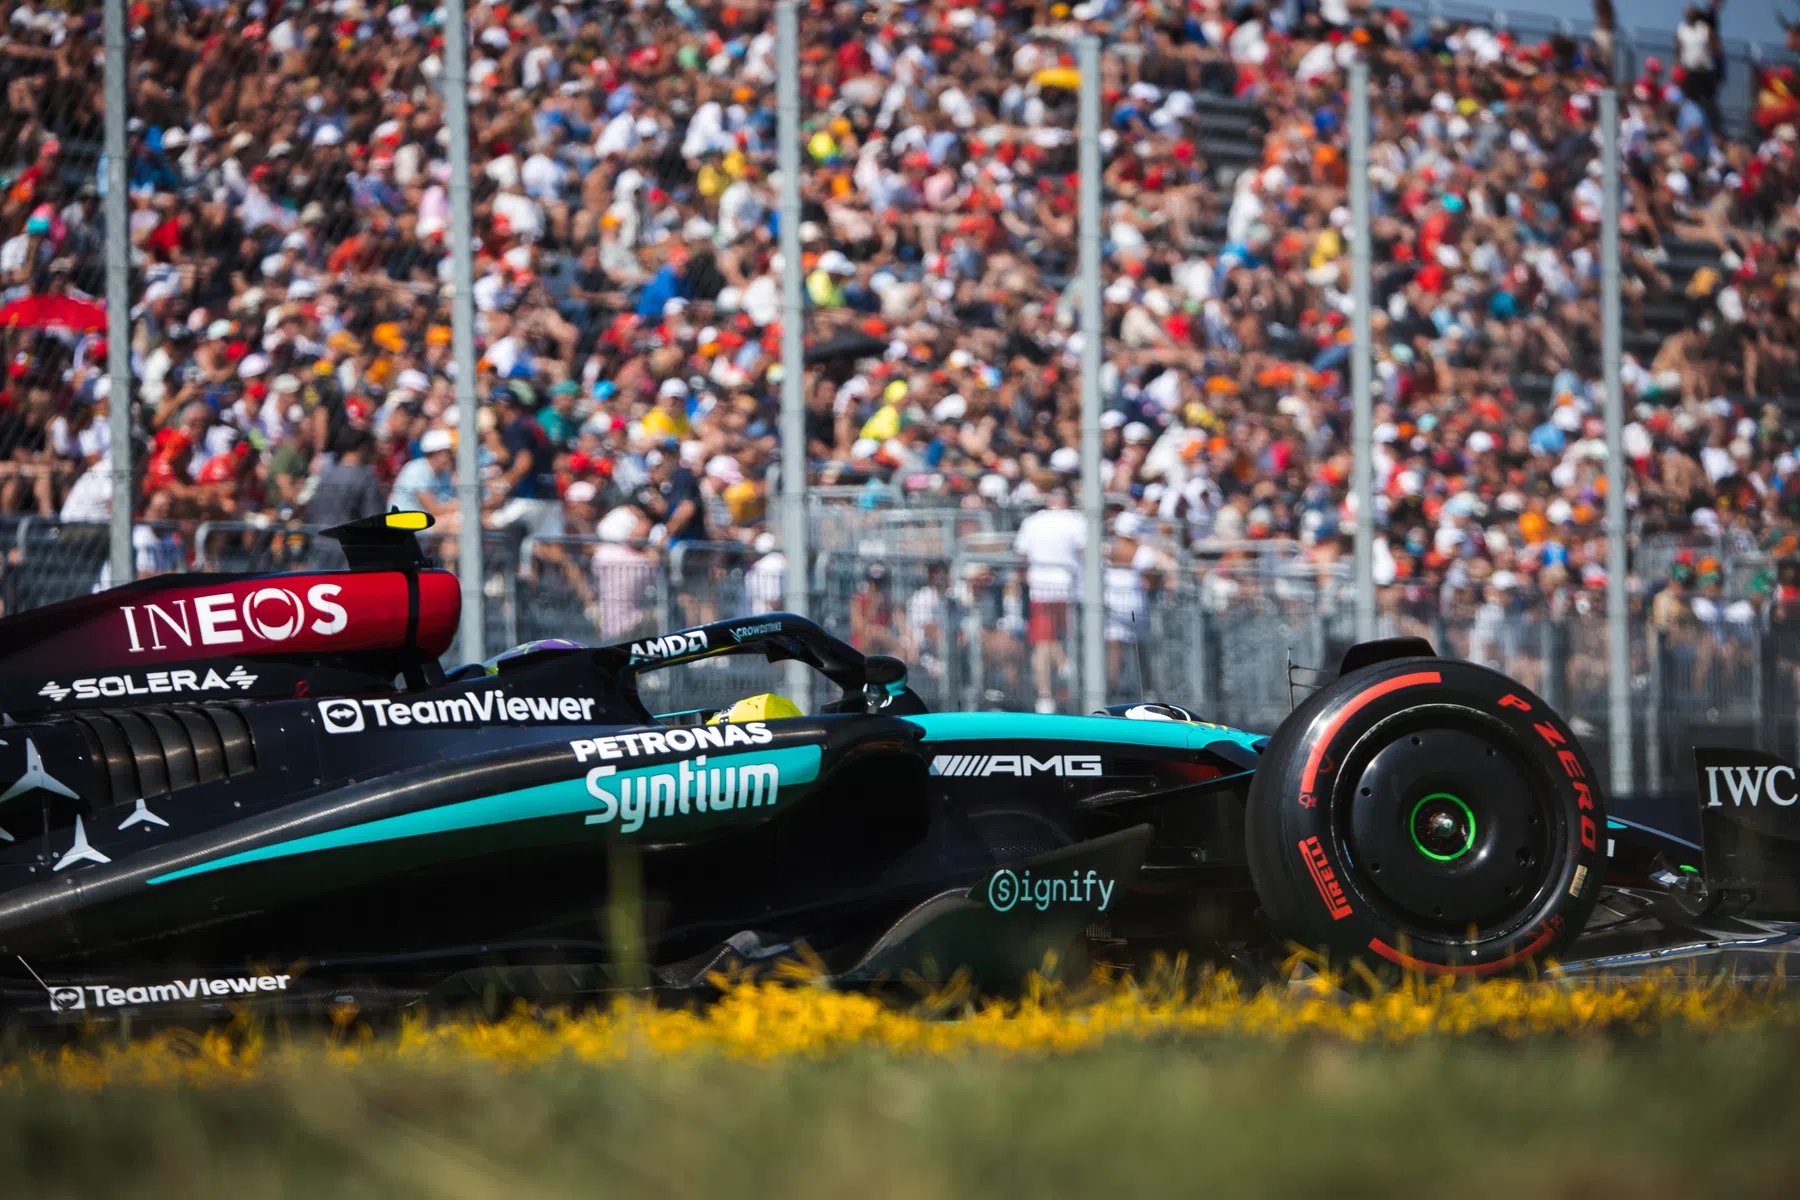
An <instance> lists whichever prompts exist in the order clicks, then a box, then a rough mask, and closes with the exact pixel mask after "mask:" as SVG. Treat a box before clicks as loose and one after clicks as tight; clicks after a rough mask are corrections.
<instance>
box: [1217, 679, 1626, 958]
mask: <svg viewBox="0 0 1800 1200" xmlns="http://www.w3.org/2000/svg"><path fill="white" fill-rule="evenodd" d="M1605 834H1606V814H1605V808H1604V801H1603V799H1602V796H1601V791H1600V783H1599V780H1597V779H1596V778H1595V775H1594V771H1593V768H1592V766H1591V764H1590V763H1589V762H1588V759H1587V756H1586V755H1585V754H1584V753H1583V752H1582V749H1581V746H1580V744H1579V742H1577V740H1576V738H1575V735H1574V733H1573V732H1571V731H1570V729H1569V728H1568V726H1567V725H1566V724H1565V723H1564V722H1563V720H1562V718H1560V717H1559V716H1557V715H1556V714H1555V713H1553V712H1552V711H1551V710H1550V708H1549V706H1548V705H1546V704H1545V703H1544V702H1543V701H1542V700H1541V699H1539V698H1538V697H1537V696H1536V695H1534V694H1532V693H1531V692H1530V691H1528V690H1526V689H1525V688H1523V687H1521V686H1519V685H1518V684H1517V683H1515V682H1514V681H1513V680H1511V679H1508V678H1507V677H1506V676H1504V675H1502V674H1500V673H1499V672H1496V671H1491V670H1488V669H1487V668H1485V667H1479V666H1476V665H1474V664H1472V663H1466V662H1458V661H1454V660H1450V659H1441V658H1406V659H1396V660H1391V661H1388V662H1383V663H1378V664H1375V665H1373V666H1369V667H1366V668H1363V669H1361V670H1358V671H1355V672H1352V673H1351V674H1350V675H1347V676H1345V677H1344V678H1342V679H1339V680H1337V681H1336V682H1334V683H1333V684H1331V685H1330V686H1328V687H1326V688H1324V689H1322V690H1320V691H1319V692H1317V693H1315V694H1314V695H1312V696H1311V697H1309V698H1308V699H1307V700H1306V701H1305V702H1304V703H1303V704H1301V705H1300V707H1299V708H1297V709H1295V710H1294V712H1293V713H1292V714H1291V715H1290V716H1289V717H1288V719H1287V720H1286V721H1284V722H1283V723H1282V725H1281V727H1280V728H1279V729H1278V730H1276V732H1275V735H1274V737H1272V738H1271V739H1270V740H1269V744H1268V746H1267V747H1266V749H1265V750H1264V752H1263V761H1262V764H1261V766H1260V767H1258V769H1257V772H1256V777H1255V779H1254V780H1253V781H1252V783H1251V787H1250V798H1249V809H1248V812H1247V814H1246V820H1245V840H1246V843H1247V851H1248V855H1249V861H1250V872H1251V877H1252V878H1253V880H1254V881H1255V884H1256V891H1257V895H1258V898H1259V899H1260V901H1261V902H1262V906H1263V909H1264V911H1265V913H1266V914H1267V916H1268V918H1269V920H1270V923H1271V925H1272V926H1273V928H1274V930H1275V932H1276V933H1277V934H1278V935H1279V936H1280V937H1282V938H1284V939H1291V940H1292V941H1294V942H1298V943H1299V944H1301V945H1303V946H1307V947H1312V948H1316V949H1322V950H1324V951H1325V952H1327V953H1328V954H1329V955H1330V956H1331V957H1332V958H1333V960H1334V961H1343V960H1347V959H1350V958H1358V957H1360V958H1362V959H1364V960H1366V961H1369V962H1371V963H1387V964H1392V965H1394V966H1398V967H1403V968H1406V969H1409V970H1421V971H1425V972H1428V973H1433V974H1455V975H1486V974H1491V973H1494V972H1500V971H1507V970H1514V969H1518V968H1521V967H1524V966H1526V965H1527V964H1529V963H1532V962H1538V961H1543V960H1545V959H1548V958H1551V957H1554V956H1555V955H1556V954H1558V953H1559V952H1560V951H1562V950H1563V949H1564V948H1566V947H1567V946H1568V945H1569V943H1570V942H1571V941H1573V940H1574V938H1575V937H1576V936H1577V935H1578V934H1579V933H1580V931H1581V929H1582V927H1583V926H1584V925H1585V924H1586V923H1587V919H1588V915H1589V914H1590V913H1591V912H1592V910H1593V907H1594V903H1595V901H1596V900H1597V899H1598V897H1599V892H1600V886H1601V880H1602V877H1603V875H1604V874H1605V865H1606V860H1605V840H1604V839H1605Z"/></svg>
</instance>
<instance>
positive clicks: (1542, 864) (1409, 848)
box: [1332, 705, 1571, 946]
mask: <svg viewBox="0 0 1800 1200" xmlns="http://www.w3.org/2000/svg"><path fill="white" fill-rule="evenodd" d="M1556 784H1557V781H1556V780H1555V779H1553V778H1551V777H1550V776H1548V775H1547V773H1546V772H1545V770H1544V768H1543V767H1542V766H1541V764H1537V763H1534V762H1533V761H1531V759H1530V758H1528V757H1527V756H1526V755H1525V754H1524V753H1522V752H1521V750H1520V748H1519V746H1518V742H1517V740H1516V737H1515V736H1514V735H1513V734H1512V732H1511V731H1510V730H1508V729H1507V728H1506V727H1505V726H1504V725H1502V724H1501V723H1500V722H1498V721H1496V720H1494V719H1493V718H1491V717H1489V716H1487V715H1486V714H1484V713H1481V712H1478V711H1476V710H1474V709H1469V708H1463V707H1461V706H1456V705H1433V706H1429V707H1427V708H1416V709H1410V710H1408V711H1405V712H1402V713H1399V714H1396V715H1395V716H1392V717H1389V718H1386V719H1385V720H1382V721H1379V722H1377V723H1376V724H1375V725H1374V726H1372V727H1371V728H1370V729H1369V731H1368V732H1367V733H1365V734H1364V735H1363V736H1362V737H1361V738H1359V739H1358V740H1357V741H1356V743H1355V744H1354V745H1353V746H1352V747H1351V748H1350V750H1349V752H1348V753H1347V754H1346V755H1345V758H1344V764H1343V770H1342V772H1341V774H1340V775H1339V777H1338V781H1337V787H1336V788H1335V789H1334V791H1333V803H1332V829H1333V834H1334V837H1335V838H1336V840H1337V842H1338V849H1339V851H1340V853H1341V854H1342V855H1343V861H1344V862H1346V863H1347V864H1348V866H1349V868H1350V869H1349V871H1348V872H1347V875H1348V877H1349V878H1348V879H1347V880H1346V882H1347V883H1348V884H1349V885H1350V886H1351V887H1352V888H1354V890H1355V891H1357V892H1358V893H1359V894H1360V895H1361V896H1362V898H1363V900H1364V902H1365V903H1366V904H1368V905H1369V907H1370V908H1372V909H1373V910H1374V911H1375V912H1376V913H1377V914H1378V915H1379V916H1381V917H1382V918H1384V919H1385V920H1387V921H1388V922H1390V923H1391V924H1392V925H1393V926H1394V927H1395V928H1396V929H1397V930H1399V931H1401V932H1402V933H1403V934H1404V935H1405V936H1407V937H1408V938H1411V939H1413V940H1414V941H1415V942H1427V943H1442V944H1449V945H1457V946H1468V945H1469V944H1471V943H1479V942H1491V941H1495V940H1504V939H1507V938H1509V937H1511V936H1512V935H1514V934H1516V933H1518V932H1519V931H1521V930H1522V929H1525V928H1527V927H1528V926H1530V925H1531V924H1532V923H1533V921H1534V920H1535V919H1536V918H1537V917H1539V916H1540V915H1541V914H1542V912H1543V910H1544V908H1545V906H1546V905H1547V904H1548V903H1551V902H1553V900H1554V895H1555V889H1556V888H1557V887H1558V886H1559V881H1560V879H1561V877H1562V875H1563V874H1564V872H1565V871H1566V870H1567V869H1569V859H1570V854H1571V852H1570V849H1569V847H1568V846H1567V844H1566V838H1565V837H1564V833H1565V830H1566V817H1565V816H1564V814H1563V813H1562V811H1561V809H1560V808H1559V807H1558V805H1557V804H1556V802H1555V797H1556V795H1557V791H1556Z"/></svg>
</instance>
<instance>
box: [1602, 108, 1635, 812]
mask: <svg viewBox="0 0 1800 1200" xmlns="http://www.w3.org/2000/svg"><path fill="white" fill-rule="evenodd" d="M1600 160H1601V161H1600V166H1601V172H1600V190H1601V192H1602V193H1604V196H1603V199H1602V202H1601V211H1600V302H1601V322H1600V323H1601V344H1602V347H1603V349H1602V366H1603V368H1604V371H1605V397H1604V408H1605V415H1606V629H1607V647H1608V654H1607V662H1608V670H1607V675H1608V686H1607V696H1608V700H1609V707H1610V709H1611V712H1612V720H1611V722H1610V723H1609V724H1610V726H1611V735H1612V754H1611V758H1612V790H1613V794H1614V795H1621V794H1624V793H1627V792H1629V791H1631V766H1632V764H1631V757H1632V748H1631V659H1630V654H1629V652H1628V649H1627V646H1626V638H1627V637H1628V630H1627V626H1628V623H1629V621H1630V603H1631V602H1630V600H1629V598H1628V597H1627V595H1626V587H1627V586H1628V584H1629V579H1628V577H1627V575H1626V563H1625V489H1626V486H1627V483H1628V481H1627V477H1626V474H1625V400H1624V394H1623V392H1622V391H1621V385H1620V382H1619V369H1620V357H1621V354H1622V346H1623V341H1622V336H1623V335H1622V333H1621V329H1620V324H1621V316H1620V295H1619V93H1618V92H1617V90H1615V89H1613V88H1607V89H1605V90H1604V91H1602V92H1601V93H1600Z"/></svg>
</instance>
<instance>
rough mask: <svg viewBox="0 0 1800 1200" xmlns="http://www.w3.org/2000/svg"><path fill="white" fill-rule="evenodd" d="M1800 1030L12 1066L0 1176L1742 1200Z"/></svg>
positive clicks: (1786, 1120) (1771, 1151) (396, 1185)
mask: <svg viewBox="0 0 1800 1200" xmlns="http://www.w3.org/2000/svg"><path fill="white" fill-rule="evenodd" d="M1796 1079H1800V1034H1797V1033H1796V1032H1795V1031H1793V1030H1791V1029H1780V1028H1775V1029H1765V1030H1761V1031H1756V1032H1743V1033H1724V1034H1710V1035H1701V1034H1694V1033H1657V1034H1651V1035H1649V1036H1647V1037H1641V1038H1629V1037H1628V1038H1603V1037H1594V1038H1559V1039H1550V1040H1546V1041H1541V1042H1532V1041H1527V1042H1523V1043H1512V1044H1509V1043H1502V1042H1498V1041H1491V1040H1486V1039H1480V1038H1476V1039H1467V1040H1458V1041H1452V1040H1438V1039H1427V1040H1423V1041H1420V1042H1416V1043H1411V1044H1407V1045H1404V1046H1385V1047H1384V1046H1375V1045H1370V1046H1360V1047H1359V1046H1354V1045H1347V1044H1345V1043H1342V1042H1337V1041H1322V1040H1315V1039H1299V1040H1295V1041H1292V1042H1288V1043H1285V1044H1274V1045H1271V1044H1269V1043H1266V1042H1260V1041H1252V1040H1247V1039H1242V1038H1235V1037H1226V1038H1217V1039H1167V1040H1163V1041H1160V1042H1158V1041H1149V1042H1128V1043H1115V1044H1111V1045H1107V1046H1104V1047H1102V1048H1100V1049H1096V1050H1090V1051H1083V1052H1080V1053H1076V1054H1072V1055H1068V1056H1063V1057H1036V1056H1025V1057H1014V1058H1007V1057H1002V1056H998V1055H992V1054H986V1053H980V1052H976V1053H971V1054H968V1055H963V1056H957V1057H947V1058H930V1057H905V1058H902V1057H895V1056H893V1055H890V1054H888V1053H886V1052H883V1051H881V1050H877V1049H864V1050H856V1051H852V1052H849V1053H845V1054H841V1055H836V1056H832V1057H829V1058H827V1059H825V1060H823V1061H808V1060H806V1059H804V1058H783V1059H779V1060H775V1061H773V1062H770V1063H763V1064H757V1063H748V1062H743V1061H734V1060H732V1059H730V1058H726V1057H721V1056H715V1055H695V1056H678V1057H672V1058H667V1059H654V1058H642V1057H639V1058H628V1059H626V1060H624V1061H622V1062H619V1063H616V1064H612V1065H596V1064H593V1063H583V1062H578V1061H574V1060H572V1059H559V1060H556V1061H553V1062H550V1063H547V1064H539V1065H533V1066H526V1067H522V1068H513V1069H506V1068H503V1067H498V1066H496V1065H495V1064H493V1063H491V1062H483V1061H480V1060H478V1059H467V1058H446V1059H443V1060H421V1061H409V1060H405V1059H401V1060H397V1061H396V1060H392V1059H389V1060H372V1061H368V1062H362V1063H355V1062H347V1063H346V1062H334V1063H329V1064H327V1063H326V1062H325V1061H324V1060H323V1059H320V1060H316V1061H315V1060H311V1059H307V1058H304V1057H298V1058H290V1059H284V1060H281V1061H279V1062H276V1063H274V1064H272V1065H271V1067H270V1069H269V1070H267V1071H265V1072H263V1073H262V1074H260V1075H258V1076H256V1077H254V1078H252V1079H250V1080H249V1081H248V1082H242V1083H227V1084H220V1085H217V1086H206V1087H193V1086H185V1085H183V1086H153V1087H152V1086H143V1085H112V1086H108V1087H106V1088H104V1089H101V1090H97V1091H93V1090H81V1089H74V1088H67V1087H62V1086H58V1085H56V1084H54V1083H51V1082H42V1081H40V1082H25V1081H19V1080H15V1081H14V1082H13V1083H11V1084H9V1085H6V1086H0V1180H4V1189H3V1190H0V1195H6V1196H16V1197H21V1198H26V1197H29V1198H31V1200H51V1198H53V1197H65V1196H66V1197H75V1196H79V1197H93V1196H114V1195H116V1196H131V1197H160V1196H171V1197H173V1196H179V1197H183V1198H184V1200H204V1198H208V1197H214V1196H220V1197H224V1196H230V1197H233V1198H234V1200H242V1198H244V1197H258V1198H261V1197H287V1196H304V1197H312V1196H331V1197H382V1198H384V1200H388V1198H396V1197H412V1196H431V1197H518V1196H528V1197H560V1196H582V1197H587V1196H613V1195H643V1196H705V1197H709V1198H714V1197H733V1196H783V1197H800V1198H811V1197H832V1198H836V1197H871V1198H886V1197H894V1198H907V1200H910V1198H915V1197H917V1198H921V1200H924V1198H936V1197H946V1198H948V1197H1020V1198H1030V1200H1043V1198H1045V1197H1052V1196H1084V1197H1085V1196H1103V1197H1109V1198H1113V1197H1116V1198H1119V1200H1125V1198H1135V1197H1155V1196H1171V1197H1190V1196H1203V1197H1240V1196H1243V1197H1250V1196H1271V1197H1316V1198H1317V1200H1351V1198H1353V1197H1360V1196H1370V1197H1376V1196H1379V1197H1383V1198H1388V1197H1394V1196H1432V1197H1489V1196H1491V1197H1497V1198H1504V1200H1521V1198H1524V1197H1540V1196H1569V1197H1577V1196H1579V1197H1582V1198H1584V1200H1587V1198H1592V1197H1614V1196H1617V1197H1663V1196H1667V1197H1688V1196H1696V1195H1718V1196H1732V1197H1751V1196H1792V1195H1794V1194H1795V1191H1796V1180H1800V1104H1797V1103H1796V1096H1795V1080H1796Z"/></svg>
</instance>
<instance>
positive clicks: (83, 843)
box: [51, 817, 112, 871]
mask: <svg viewBox="0 0 1800 1200" xmlns="http://www.w3.org/2000/svg"><path fill="white" fill-rule="evenodd" d="M111 861H112V859H110V858H108V857H106V855H104V854H102V853H100V852H99V851H98V850H96V849H94V848H93V847H92V846H90V845H88V840H87V829H86V827H85V826H83V825H82V823H81V818H80V817H76V818H75V844H74V845H72V846H70V847H69V851H68V853H67V854H64V855H63V856H62V857H61V858H59V859H57V860H56V866H55V867H53V868H51V869H52V870H53V871H60V870H62V869H63V868H64V867H68V866H73V865H74V864H75V863H78V862H96V863H109V862H111Z"/></svg>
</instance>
